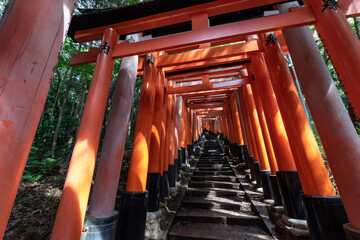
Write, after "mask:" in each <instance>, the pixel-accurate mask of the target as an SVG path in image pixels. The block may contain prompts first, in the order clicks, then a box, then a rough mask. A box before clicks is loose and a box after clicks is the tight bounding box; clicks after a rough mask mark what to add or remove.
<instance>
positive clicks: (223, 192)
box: [186, 188, 245, 197]
mask: <svg viewBox="0 0 360 240" xmlns="http://www.w3.org/2000/svg"><path fill="white" fill-rule="evenodd" d="M186 195H187V196H191V197H208V196H214V197H215V196H216V197H235V196H244V195H245V191H242V190H236V189H223V188H188V189H187V192H186Z"/></svg>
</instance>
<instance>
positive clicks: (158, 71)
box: [0, 0, 360, 239]
mask: <svg viewBox="0 0 360 240" xmlns="http://www.w3.org/2000/svg"><path fill="white" fill-rule="evenodd" d="M75 2H76V0H58V1H47V0H32V1H20V0H13V1H12V3H11V6H10V8H9V11H8V12H7V14H6V15H5V18H4V20H3V22H2V23H1V26H0V45H1V46H3V48H2V49H3V51H2V54H1V58H0V143H1V148H0V156H1V158H0V161H1V164H0V196H1V198H0V237H2V236H3V235H4V232H5V228H6V225H7V222H8V218H9V216H10V212H11V209H12V205H13V203H14V200H15V196H16V193H17V189H18V187H19V184H20V180H21V176H22V174H23V171H24V168H25V164H26V160H27V157H28V154H29V152H30V147H31V144H32V141H33V138H34V135H35V132H36V129H37V125H38V122H39V119H40V116H41V112H42V109H43V107H44V104H45V100H46V97H47V94H48V90H49V86H50V79H51V76H52V73H53V67H54V66H55V64H56V61H57V56H58V53H59V51H60V47H61V45H62V42H63V41H64V37H65V35H66V32H67V28H68V25H69V24H70V20H71V13H72V11H73V8H74V4H75ZM299 2H300V1H299ZM359 15H360V1H357V0H338V1H334V0H324V1H322V0H304V1H301V2H300V3H298V2H297V1H284V0H237V1H236V0H218V1H214V0H198V1H176V2H172V3H169V1H164V0H155V1H150V2H145V3H139V4H137V5H133V6H127V7H123V8H119V9H109V10H103V11H88V12H86V13H84V14H81V15H77V16H74V17H73V18H72V21H71V25H70V29H69V33H68V34H69V36H71V37H72V38H73V39H74V40H75V41H76V42H78V43H84V42H89V41H94V40H101V46H100V48H92V49H91V50H90V51H88V52H81V53H78V54H75V55H73V56H72V58H71V63H70V64H71V65H72V66H76V65H83V64H88V63H96V65H95V70H94V74H93V78H92V81H91V86H90V89H89V93H88V97H87V100H86V106H85V109H84V112H83V115H82V119H81V124H80V129H79V131H78V134H77V139H76V144H75V147H74V149H73V155H72V158H71V163H70V167H69V169H68V174H67V177H66V181H65V185H64V189H63V194H62V197H61V200H60V205H59V208H58V211H57V216H56V219H55V224H54V228H53V232H52V237H51V239H79V238H80V237H81V234H82V230H83V224H84V221H86V220H88V219H90V220H93V219H105V220H106V221H109V219H117V218H118V221H119V224H118V227H117V228H118V229H117V238H119V239H120V238H123V239H143V237H144V231H145V221H146V214H147V211H150V212H156V211H158V210H159V199H160V197H159V196H160V195H161V196H168V194H169V187H174V186H175V184H176V180H177V178H178V176H179V168H180V167H181V165H182V164H186V161H187V160H186V157H185V155H186V154H185V153H186V152H188V153H189V154H192V153H193V149H194V147H196V146H197V144H198V141H199V139H200V138H201V136H202V134H203V133H204V132H212V133H214V134H218V136H219V138H220V139H221V140H223V141H224V143H225V145H228V146H229V148H230V151H231V152H232V154H235V155H236V156H238V158H239V160H240V161H241V162H244V163H245V164H246V166H248V167H250V169H252V170H253V171H258V172H259V171H260V172H261V176H262V177H263V179H262V181H261V182H262V187H263V188H264V194H266V193H270V195H268V196H265V198H274V199H275V200H277V201H275V204H279V205H283V206H284V209H285V214H286V215H287V216H289V217H291V218H295V219H306V220H307V223H308V226H309V229H310V233H311V236H312V238H313V239H342V238H343V237H344V236H345V234H346V237H347V238H348V239H359V236H360V185H359V184H360V139H359V137H358V135H357V133H356V131H355V128H354V126H353V124H352V122H351V119H350V118H349V116H348V113H347V110H346V108H345V106H344V105H343V103H342V101H341V98H340V96H339V93H338V92H337V90H336V87H335V85H334V83H333V81H332V78H331V75H330V73H329V71H328V69H327V66H326V65H325V63H324V61H323V59H322V56H321V54H320V52H319V50H318V47H317V44H316V41H315V39H314V35H313V32H312V31H311V30H310V28H309V27H308V25H315V28H316V30H317V32H318V33H319V35H320V36H321V40H322V42H323V44H324V46H325V48H326V50H327V51H328V54H329V56H330V57H331V61H332V63H333V65H334V67H335V69H336V71H337V73H338V75H339V77H340V79H341V82H342V84H343V87H344V89H345V91H346V93H347V97H348V98H349V101H350V103H351V105H352V107H353V108H354V110H355V113H356V114H357V117H360V82H359V77H360V67H359V66H360V41H359V39H358V38H357V37H356V35H355V34H354V32H353V30H352V28H351V26H350V25H349V23H348V22H347V17H354V16H359ZM35 20H36V21H35ZM15 30H16V31H15ZM9 42H11V46H10V47H5V46H8V43H9ZM290 55H291V58H290V57H289V56H290ZM118 58H122V62H121V68H120V73H119V83H118V86H117V88H116V90H115V94H114V99H113V107H112V109H111V113H110V120H109V124H108V125H107V129H106V135H105V139H104V147H103V149H102V150H101V159H100V163H99V167H98V169H97V175H96V179H95V185H94V187H93V190H92V195H91V199H89V192H90V188H91V181H92V177H93V174H94V166H95V160H96V156H97V152H98V144H99V139H100V132H101V127H102V123H103V119H104V112H105V107H106V102H107V96H108V92H109V87H110V80H111V73H112V71H113V65H114V60H115V59H118ZM289 59H292V61H293V64H294V68H291V67H289V64H288V60H289ZM295 70H296V72H295ZM136 76H141V77H142V79H143V81H142V87H141V95H140V102H139V108H138V113H137V121H136V129H135V135H134V143H133V149H132V155H131V163H130V169H129V173H128V179H127V187H126V191H125V192H124V193H123V196H122V199H123V203H122V207H121V209H120V211H119V213H117V212H116V211H115V209H114V206H115V199H116V193H117V186H118V181H119V176H120V168H121V162H122V155H123V152H124V144H125V139H126V130H124V129H126V126H127V124H128V121H129V115H130V110H131V101H132V98H133V88H134V82H135V78H136ZM297 81H298V82H299V84H300V85H301V89H302V91H303V93H304V96H305V97H306V102H307V105H308V108H309V110H310V113H311V115H312V119H313V120H314V123H315V125H316V129H317V132H318V134H319V136H320V139H321V143H322V146H323V148H324V151H325V154H326V158H327V161H328V163H329V166H330V168H331V171H332V173H333V176H334V179H335V182H336V186H337V188H338V191H339V193H340V196H338V195H336V194H335V191H334V188H333V186H332V184H331V181H330V179H329V176H328V174H327V171H326V168H325V165H324V161H323V158H322V156H321V154H320V151H319V149H318V145H317V142H316V140H315V138H314V135H313V132H312V130H311V126H310V124H309V121H308V118H307V112H306V110H305V109H304V106H303V101H302V99H303V97H302V93H301V92H300V90H299V89H298V88H297ZM252 165H257V166H258V167H256V168H255V167H253V166H252ZM256 169H257V170H256ZM269 176H270V177H269ZM270 179H271V182H270ZM273 179H275V181H277V182H278V185H277V184H271V183H273ZM160 185H161V186H162V187H159V186H160ZM276 187H277V188H280V192H279V189H276V190H277V191H275V189H274V188H276ZM160 189H161V190H160ZM275 192H277V193H279V194H280V193H281V195H278V196H275V195H276V194H275ZM279 199H280V200H279ZM88 203H89V206H88ZM87 209H88V210H87ZM86 212H87V213H86ZM105 220H104V221H105ZM99 239H100V238H99Z"/></svg>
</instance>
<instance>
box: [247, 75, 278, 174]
mask: <svg viewBox="0 0 360 240" xmlns="http://www.w3.org/2000/svg"><path fill="white" fill-rule="evenodd" d="M255 81H256V80H255ZM251 89H252V90H253V97H254V100H255V106H256V111H257V113H258V117H259V123H260V127H261V132H262V134H263V137H264V143H265V148H266V153H267V156H268V159H269V164H270V169H271V174H272V175H274V174H275V173H276V172H277V171H279V168H278V165H277V162H276V158H275V153H274V149H273V145H272V142H271V139H270V134H269V129H268V125H267V122H266V119H265V115H264V109H263V106H262V103H261V100H260V94H259V92H258V88H257V86H256V84H255V82H251Z"/></svg>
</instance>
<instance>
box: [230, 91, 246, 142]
mask: <svg viewBox="0 0 360 240" xmlns="http://www.w3.org/2000/svg"><path fill="white" fill-rule="evenodd" d="M230 102H231V113H232V115H233V122H234V123H235V129H236V142H237V144H238V145H244V139H243V136H242V129H241V125H240V116H239V112H238V109H237V106H236V100H235V96H234V93H233V94H231V96H230Z"/></svg>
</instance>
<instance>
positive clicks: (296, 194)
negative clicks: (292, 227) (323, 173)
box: [276, 171, 316, 220]
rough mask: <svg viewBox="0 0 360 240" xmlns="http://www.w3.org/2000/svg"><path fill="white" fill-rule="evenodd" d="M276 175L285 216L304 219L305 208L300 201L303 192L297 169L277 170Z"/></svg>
mask: <svg viewBox="0 0 360 240" xmlns="http://www.w3.org/2000/svg"><path fill="white" fill-rule="evenodd" d="M276 176H277V178H278V183H279V187H280V192H281V196H282V202H283V204H284V210H285V214H286V216H288V217H290V218H296V219H304V220H305V219H306V216H305V210H304V208H303V206H302V201H301V195H302V194H303V193H304V192H303V189H302V187H301V182H300V178H299V175H298V173H297V171H279V172H277V173H276ZM314 184H316V183H314Z"/></svg>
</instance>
